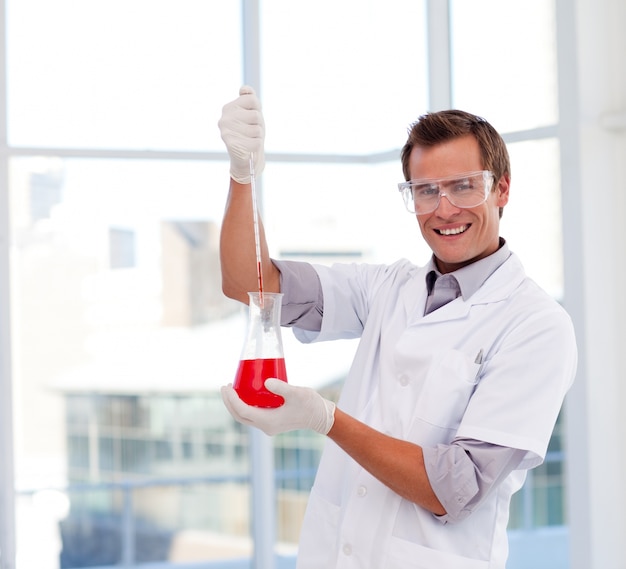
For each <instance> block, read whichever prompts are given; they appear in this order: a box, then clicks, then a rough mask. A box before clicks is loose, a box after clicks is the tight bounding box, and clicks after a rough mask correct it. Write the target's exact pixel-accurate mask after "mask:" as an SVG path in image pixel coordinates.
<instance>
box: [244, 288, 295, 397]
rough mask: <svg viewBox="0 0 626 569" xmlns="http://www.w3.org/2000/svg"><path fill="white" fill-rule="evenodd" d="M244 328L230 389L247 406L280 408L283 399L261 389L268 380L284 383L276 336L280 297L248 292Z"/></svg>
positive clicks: (283, 366) (285, 378)
mask: <svg viewBox="0 0 626 569" xmlns="http://www.w3.org/2000/svg"><path fill="white" fill-rule="evenodd" d="M248 296H249V297H250V302H249V305H248V327H247V330H246V339H245V342H244V345H243V350H242V352H241V359H240V361H239V368H238V369H237V375H236V376H235V381H234V383H233V387H234V388H235V391H236V392H237V393H238V395H239V397H240V398H241V399H242V400H243V401H244V402H245V403H247V404H248V405H254V406H256V407H280V406H281V405H282V404H283V403H284V402H285V400H284V399H283V398H282V397H281V396H280V395H276V394H274V393H271V392H270V391H268V390H267V389H265V386H264V385H263V384H264V383H265V380H266V379H267V378H269V377H277V378H278V379H282V380H283V381H287V369H286V366H285V356H284V353H283V342H282V337H281V335H280V309H281V302H282V296H283V295H282V294H281V293H276V292H263V293H262V295H261V294H260V293H258V292H249V293H248Z"/></svg>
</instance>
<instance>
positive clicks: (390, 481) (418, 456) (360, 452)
mask: <svg viewBox="0 0 626 569" xmlns="http://www.w3.org/2000/svg"><path fill="white" fill-rule="evenodd" d="M328 436H329V437H330V438H331V439H332V440H333V441H334V442H335V443H336V444H337V445H339V446H340V447H341V448H342V449H343V450H344V451H345V452H346V453H347V454H348V455H350V456H351V457H352V458H353V459H354V460H355V461H356V462H358V463H359V464H360V465H361V466H362V467H363V468H365V470H367V471H368V472H369V473H370V474H371V475H372V476H374V477H376V478H377V479H378V480H380V481H381V482H382V483H383V484H385V486H387V487H389V488H390V489H391V490H393V491H394V492H396V493H397V494H399V495H400V496H402V497H403V498H405V499H407V500H410V501H411V502H414V503H415V504H417V505H418V506H421V507H422V508H425V509H426V510H428V511H430V512H432V513H433V514H436V515H444V514H445V513H446V511H445V509H444V507H443V506H442V505H441V502H440V501H439V500H438V499H437V496H436V495H435V493H434V492H433V489H432V487H431V485H430V482H429V480H428V476H427V475H426V469H425V467H424V457H423V453H422V449H421V447H419V446H418V445H415V444H413V443H410V442H407V441H403V440H400V439H396V438H393V437H389V436H387V435H384V434H383V433H381V432H379V431H376V430H375V429H372V428H371V427H368V426H367V425H365V424H364V423H361V422H360V421H358V420H356V419H354V418H353V417H350V416H349V415H347V414H346V413H344V412H342V411H341V410H340V409H337V410H336V411H335V422H334V424H333V426H332V428H331V429H330V431H329V432H328Z"/></svg>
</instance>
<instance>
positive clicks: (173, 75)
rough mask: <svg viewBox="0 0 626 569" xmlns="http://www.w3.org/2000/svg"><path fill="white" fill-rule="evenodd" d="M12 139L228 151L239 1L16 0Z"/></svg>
mask: <svg viewBox="0 0 626 569" xmlns="http://www.w3.org/2000/svg"><path fill="white" fill-rule="evenodd" d="M7 6H8V10H7V19H8V54H9V57H8V85H9V90H8V99H9V113H10V120H9V141H10V143H11V144H13V145H18V146H21V145H32V146H58V147H77V148H83V147H93V148H108V147H121V148H129V149H175V150H223V144H222V142H221V140H220V138H219V132H218V129H217V126H216V124H217V120H218V119H219V115H220V112H221V108H222V105H223V104H224V102H226V101H227V100H229V97H230V95H231V91H232V86H233V85H234V86H238V85H239V83H240V82H241V79H240V78H241V47H240V45H241V32H240V30H241V21H240V2H205V1H204V0H176V1H175V2H174V1H171V0H133V1H132V2H125V1H123V0H85V1H81V2H75V1H74V0H9V1H8V2H7Z"/></svg>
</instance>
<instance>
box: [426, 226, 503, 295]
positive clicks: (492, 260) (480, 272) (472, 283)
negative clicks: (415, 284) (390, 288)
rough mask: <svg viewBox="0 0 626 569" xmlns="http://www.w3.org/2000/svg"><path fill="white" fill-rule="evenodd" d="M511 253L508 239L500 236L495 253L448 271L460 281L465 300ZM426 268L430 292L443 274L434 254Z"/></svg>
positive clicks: (427, 284)
mask: <svg viewBox="0 0 626 569" xmlns="http://www.w3.org/2000/svg"><path fill="white" fill-rule="evenodd" d="M510 255H511V252H510V251H509V246H508V245H507V243H506V241H505V240H504V239H503V238H502V237H500V248H499V249H498V250H497V251H496V252H495V253H492V254H491V255H489V256H488V257H485V258H484V259H480V261H476V262H475V263H472V264H470V265H466V266H465V267H461V268H460V269H457V270H456V271H452V272H451V273H448V274H449V275H452V276H454V278H455V279H456V280H457V282H458V283H459V288H460V289H461V296H462V297H463V300H467V299H468V298H470V297H471V296H472V295H473V294H474V293H475V292H476V291H477V290H478V289H479V288H480V287H481V286H482V284H483V283H484V282H485V281H486V280H487V279H488V278H489V277H490V276H491V275H492V274H493V273H494V272H495V271H496V269H498V268H499V267H500V265H502V263H504V261H506V260H507V259H508V258H509V257H510ZM426 269H427V270H426V286H427V287H428V293H429V294H430V293H431V292H432V289H433V287H434V286H435V281H436V280H437V279H438V278H439V277H440V276H441V273H440V272H439V271H438V270H437V265H436V264H435V257H434V255H433V256H432V257H431V258H430V261H429V262H428V265H427V266H426Z"/></svg>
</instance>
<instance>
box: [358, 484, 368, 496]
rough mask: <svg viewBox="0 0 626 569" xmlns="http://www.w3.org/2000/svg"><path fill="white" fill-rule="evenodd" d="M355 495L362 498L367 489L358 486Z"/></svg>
mask: <svg viewBox="0 0 626 569" xmlns="http://www.w3.org/2000/svg"><path fill="white" fill-rule="evenodd" d="M356 493H357V494H358V495H359V496H361V497H363V496H365V494H367V488H366V487H365V486H359V488H358V490H357V491H356Z"/></svg>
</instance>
